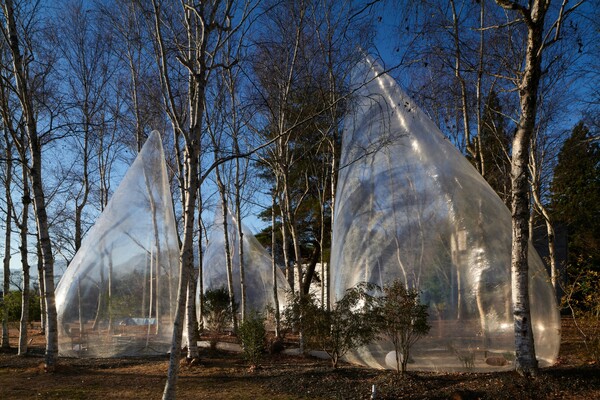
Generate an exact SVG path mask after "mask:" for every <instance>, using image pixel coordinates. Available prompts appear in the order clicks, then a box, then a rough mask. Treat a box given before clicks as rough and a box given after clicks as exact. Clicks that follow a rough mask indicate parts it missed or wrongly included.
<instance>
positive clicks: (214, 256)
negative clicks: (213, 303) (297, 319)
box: [202, 207, 289, 312]
mask: <svg viewBox="0 0 600 400" xmlns="http://www.w3.org/2000/svg"><path fill="white" fill-rule="evenodd" d="M236 221H237V220H236V218H235V217H234V216H233V215H231V212H229V210H228V211H227V233H228V235H227V236H228V240H229V248H230V251H231V257H232V259H231V264H232V283H233V293H234V299H235V301H236V303H238V305H240V306H241V298H242V297H241V283H240V257H239V243H240V235H239V231H238V225H237V222H236ZM223 228H224V224H223V212H222V209H221V208H219V207H217V212H216V213H215V221H214V225H213V230H212V232H211V235H210V238H209V241H208V246H207V248H206V251H205V254H204V257H203V260H202V274H203V275H202V276H203V285H204V292H206V291H207V290H214V289H220V288H225V289H227V288H228V283H227V282H228V280H227V262H226V258H225V234H224V232H225V231H224V229H223ZM242 232H243V245H244V249H243V250H244V282H245V283H244V286H245V289H246V310H247V311H253V310H254V311H257V312H264V311H265V310H266V309H267V307H275V300H274V299H275V297H274V293H275V292H274V285H273V263H272V259H271V256H270V255H269V253H268V252H267V250H265V248H264V247H263V246H262V245H261V244H260V243H259V242H258V240H256V238H255V237H254V235H253V234H252V233H251V232H250V230H249V229H248V228H247V227H246V226H245V225H244V224H242ZM275 273H276V277H277V279H276V282H277V301H278V303H279V304H278V305H279V309H282V308H283V307H284V306H285V299H286V290H289V285H288V283H287V281H286V280H285V276H284V275H283V273H282V272H281V269H280V268H279V267H278V266H277V267H276V269H275ZM238 312H241V310H240V309H238Z"/></svg>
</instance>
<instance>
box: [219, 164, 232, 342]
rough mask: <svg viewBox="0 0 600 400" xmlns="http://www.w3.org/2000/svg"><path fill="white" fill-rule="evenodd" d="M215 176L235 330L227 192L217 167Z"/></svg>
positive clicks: (228, 289)
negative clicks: (219, 198) (219, 197)
mask: <svg viewBox="0 0 600 400" xmlns="http://www.w3.org/2000/svg"><path fill="white" fill-rule="evenodd" d="M215 173H216V177H217V186H218V188H219V194H220V195H221V212H222V216H223V238H224V243H225V246H224V249H223V250H224V251H225V267H226V269H227V291H228V292H229V305H230V307H231V310H232V313H231V323H232V324H233V331H234V332H235V331H237V308H236V307H235V290H234V287H233V261H232V257H231V238H230V237H229V221H228V220H229V218H228V217H229V210H228V207H227V194H226V193H225V185H224V184H223V181H222V180H221V174H220V172H219V168H216V169H215Z"/></svg>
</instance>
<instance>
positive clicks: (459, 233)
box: [331, 59, 560, 371]
mask: <svg viewBox="0 0 600 400" xmlns="http://www.w3.org/2000/svg"><path fill="white" fill-rule="evenodd" d="M353 87H355V88H356V89H357V92H356V97H355V99H354V104H352V109H351V111H350V112H349V113H348V115H347V117H346V119H345V126H344V135H343V142H342V159H341V162H340V173H339V180H338V185H337V195H336V204H335V222H334V229H333V246H332V255H331V265H332V290H333V294H334V298H336V299H339V298H340V297H341V296H343V294H344V291H345V290H346V289H347V288H350V287H353V286H355V285H356V284H358V283H360V282H365V281H366V282H371V283H375V284H378V285H380V286H384V285H386V284H389V283H391V282H392V281H394V280H397V279H400V280H401V281H402V282H404V284H405V285H406V286H407V287H409V288H417V289H418V290H419V291H420V293H421V303H423V304H426V305H427V306H428V312H429V324H430V325H431V330H430V332H429V334H428V335H427V336H425V337H423V338H422V339H420V341H418V342H417V343H416V344H415V345H414V347H413V348H412V350H411V354H410V357H409V362H408V369H409V370H410V369H413V370H436V371H456V370H474V371H491V370H499V369H512V368H514V365H513V362H514V354H515V345H514V328H513V317H512V309H511V307H512V305H511V276H510V265H511V260H510V254H511V215H510V212H509V210H508V209H507V208H506V206H505V205H504V204H503V203H502V201H501V200H500V198H499V197H498V196H497V195H496V193H495V192H494V191H493V190H492V188H491V187H490V186H489V185H488V184H487V183H486V182H485V180H484V179H483V178H482V177H481V175H480V174H479V173H478V172H477V171H476V170H475V168H473V166H471V164H470V163H469V162H468V161H467V160H466V158H465V157H464V156H463V155H462V154H461V153H460V152H459V151H458V150H457V149H456V148H455V147H454V146H453V145H452V144H451V143H450V142H449V141H448V140H447V139H446V138H445V137H444V136H443V134H442V133H441V132H440V130H439V129H438V128H437V127H436V126H435V124H434V123H433V122H432V121H431V120H430V119H429V118H428V117H427V116H426V115H425V114H424V113H423V111H422V110H420V109H419V108H418V107H417V106H416V105H415V103H414V102H413V101H412V100H411V99H410V98H408V96H407V95H406V94H405V93H404V92H403V91H402V90H401V89H400V88H399V86H398V85H397V83H396V82H395V81H394V80H393V79H392V78H391V77H390V76H389V75H388V74H386V73H383V72H382V71H381V69H380V68H379V66H377V65H376V64H375V63H374V62H373V61H372V60H370V59H367V60H366V61H364V62H363V63H362V64H360V65H359V66H358V67H356V69H355V71H354V74H353ZM529 266H530V280H529V287H530V299H531V316H532V326H533V332H534V340H535V347H536V354H537V357H538V360H539V362H540V365H541V366H544V365H549V364H552V363H554V362H555V360H556V357H557V355H558V349H559V343H560V316H559V312H558V308H557V304H556V299H555V295H554V292H553V289H552V286H551V284H550V281H549V278H548V274H547V272H546V270H545V268H544V265H543V264H542V261H541V260H540V258H539V256H538V255H537V253H536V252H535V250H534V249H533V247H532V246H530V248H529ZM347 359H348V361H351V362H355V363H360V364H363V365H366V366H370V367H373V368H389V369H393V368H395V353H394V351H393V346H392V345H391V343H388V342H386V341H384V340H381V341H379V342H377V343H374V344H372V345H370V346H367V347H363V348H361V349H359V350H357V351H354V352H353V353H352V354H350V355H348V356H347Z"/></svg>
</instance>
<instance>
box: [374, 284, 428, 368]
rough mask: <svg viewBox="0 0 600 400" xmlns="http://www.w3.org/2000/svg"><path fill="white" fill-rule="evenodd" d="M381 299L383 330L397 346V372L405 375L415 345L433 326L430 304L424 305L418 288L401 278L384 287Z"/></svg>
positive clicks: (381, 328) (380, 312)
mask: <svg viewBox="0 0 600 400" xmlns="http://www.w3.org/2000/svg"><path fill="white" fill-rule="evenodd" d="M379 302H380V305H379V309H378V311H379V318H380V320H379V324H380V332H381V333H382V334H383V336H384V337H386V338H387V339H389V340H391V342H392V344H393V345H394V350H395V352H396V372H401V373H402V374H403V375H404V373H405V372H406V365H407V364H408V360H409V357H410V349H411V347H412V346H413V345H414V344H415V343H416V342H417V341H418V340H419V339H420V338H421V337H422V336H424V335H426V334H427V333H428V332H429V329H430V328H431V326H430V325H429V324H428V323H427V317H428V316H429V314H428V313H427V305H423V304H420V302H419V292H418V291H417V290H416V289H407V288H406V287H405V286H404V284H403V283H402V282H401V281H399V280H395V281H394V282H392V283H391V284H389V285H387V286H385V287H384V288H383V296H382V297H380V298H379Z"/></svg>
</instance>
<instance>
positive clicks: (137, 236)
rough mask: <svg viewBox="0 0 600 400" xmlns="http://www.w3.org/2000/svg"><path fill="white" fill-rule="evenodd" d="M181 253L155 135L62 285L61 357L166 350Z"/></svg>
mask: <svg viewBox="0 0 600 400" xmlns="http://www.w3.org/2000/svg"><path fill="white" fill-rule="evenodd" d="M178 249H179V245H178V239H177V230H176V225H175V218H174V216H173V204H172V200H171V192H170V186H169V180H168V177H167V172H166V166H165V159H164V153H163V148H162V143H161V138H160V135H159V134H158V132H152V134H151V135H150V137H149V138H148V139H147V141H146V143H145V145H144V147H143V148H142V150H141V151H140V153H139V154H138V156H137V158H136V159H135V161H134V162H133V164H132V165H131V167H130V168H129V170H128V171H127V173H126V175H125V176H124V178H123V180H122V182H121V184H120V185H119V187H118V188H117V190H116V191H115V193H114V194H113V196H112V198H111V200H110V202H109V203H108V205H107V206H106V208H105V209H104V211H103V212H102V214H101V215H100V216H99V217H98V220H97V221H96V223H95V224H94V226H93V227H92V229H90V231H89V232H88V234H87V236H86V238H85V240H84V241H83V243H82V246H81V248H80V249H79V251H78V252H77V253H76V254H75V257H74V258H73V260H72V261H71V263H70V265H69V267H68V268H67V270H66V272H65V274H64V275H63V277H62V278H61V280H60V282H59V284H58V286H57V289H56V307H57V312H58V324H59V353H60V354H61V355H63V356H79V357H82V356H85V357H114V356H136V355H144V354H164V353H166V352H167V351H168V350H169V348H170V343H171V335H172V326H173V319H174V313H175V305H176V301H177V287H178V279H179V266H178Z"/></svg>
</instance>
